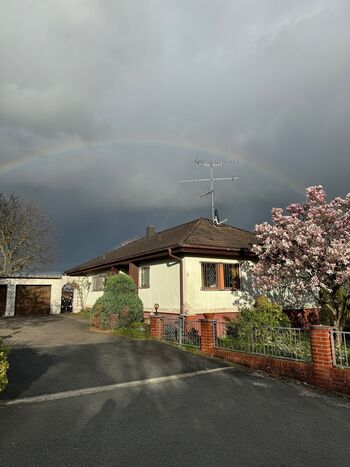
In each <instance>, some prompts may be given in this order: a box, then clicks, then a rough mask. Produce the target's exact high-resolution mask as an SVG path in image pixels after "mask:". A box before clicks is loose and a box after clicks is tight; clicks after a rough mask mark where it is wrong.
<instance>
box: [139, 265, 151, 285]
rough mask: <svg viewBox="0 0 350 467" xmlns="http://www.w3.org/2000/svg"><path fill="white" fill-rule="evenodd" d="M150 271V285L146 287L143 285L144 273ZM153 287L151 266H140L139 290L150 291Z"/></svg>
mask: <svg viewBox="0 0 350 467" xmlns="http://www.w3.org/2000/svg"><path fill="white" fill-rule="evenodd" d="M145 269H148V283H147V285H144V284H143V283H142V271H143V270H145ZM150 286H151V268H150V266H140V267H139V289H149V288H150Z"/></svg>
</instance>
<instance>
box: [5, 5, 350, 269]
mask: <svg viewBox="0 0 350 467" xmlns="http://www.w3.org/2000/svg"><path fill="white" fill-rule="evenodd" d="M0 5H1V17H0V63H1V66H0V144H1V151H0V190H1V191H16V192H19V193H20V194H22V195H24V196H26V197H29V198H31V199H33V200H35V201H37V202H38V203H39V204H40V206H41V207H42V208H43V209H44V210H45V212H46V213H47V214H48V215H49V216H50V217H51V219H52V220H53V222H54V223H55V225H56V229H57V233H58V237H59V240H60V244H61V245H60V246H61V255H60V258H59V260H58V262H57V264H55V265H53V269H57V270H62V269H64V268H67V267H69V266H72V265H75V264H77V263H79V262H81V261H84V260H86V259H89V258H91V257H93V256H96V255H98V254H100V253H102V252H104V251H107V250H110V249H112V248H113V247H115V246H116V245H118V243H119V242H120V241H121V240H123V239H126V238H129V237H134V236H140V235H143V234H144V230H145V226H146V225H147V224H148V223H153V224H155V226H156V228H157V229H158V230H160V229H164V228H167V227H171V226H173V225H176V224H178V223H181V222H186V221H188V220H191V219H194V218H197V217H200V216H205V217H209V216H210V208H209V200H208V199H206V198H199V195H200V194H202V193H203V192H205V191H207V187H206V185H205V184H203V185H202V186H201V185H192V186H190V185H180V184H179V183H177V180H180V179H183V178H193V177H204V176H206V175H207V171H206V170H204V169H196V168H195V166H194V159H195V157H196V156H198V157H199V158H201V159H222V158H223V159H227V158H232V159H239V161H240V162H239V164H238V165H237V166H225V167H224V168H222V169H218V171H217V175H218V176H230V175H238V176H239V177H240V181H239V182H235V183H233V184H231V183H225V184H222V185H220V186H218V187H217V205H218V208H219V210H220V212H221V214H222V215H223V216H225V217H228V218H229V223H230V224H233V225H236V226H238V227H242V228H248V229H253V228H254V225H255V224H256V223H259V222H262V221H264V220H268V219H269V218H270V210H271V207H272V206H282V207H283V206H285V205H287V204H289V203H290V202H295V201H300V200H302V199H303V197H304V189H305V187H307V186H309V185H313V184H323V185H324V187H325V188H326V189H327V191H328V192H329V194H330V196H335V195H341V196H343V195H345V194H346V193H347V192H348V191H350V190H349V181H348V179H349V174H350V156H349V148H350V144H349V143H350V131H349V127H350V97H349V96H350V93H349V89H348V88H349V76H350V2H348V1H347V0H344V1H340V0H339V1H338V0H329V1H326V0H317V1H311V0H310V1H308V0H304V1H302V2H301V1H300V0H296V1H293V0H289V1H281V0H276V1H273V0H269V1H268V0H256V1H253V0H251V1H250V0H242V1H239V0H219V1H217V0H215V1H214V0H211V1H208V0H174V1H170V0H159V1H153V0H150V1H146V0H135V1H133V0H127V1H117V0H113V1H112V0H75V1H72V0H57V1H56V0H50V1H44V0H41V1H36V0H31V1H30V0H28V1H25V0H0Z"/></svg>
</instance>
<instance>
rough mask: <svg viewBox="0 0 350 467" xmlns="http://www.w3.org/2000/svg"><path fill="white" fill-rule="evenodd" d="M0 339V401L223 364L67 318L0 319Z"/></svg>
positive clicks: (68, 316) (83, 321)
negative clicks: (6, 351) (1, 356)
mask: <svg viewBox="0 0 350 467" xmlns="http://www.w3.org/2000/svg"><path fill="white" fill-rule="evenodd" d="M0 338H2V339H3V340H4V342H5V343H6V344H8V345H10V346H11V347H12V348H13V350H12V352H11V353H10V357H9V362H10V370H9V373H8V376H9V384H8V387H7V389H6V391H5V392H4V393H3V394H2V395H1V397H0V398H2V399H9V398H18V397H21V398H22V397H28V396H37V395H41V394H51V393H57V392H62V391H68V390H76V389H81V388H87V387H95V386H105V385H110V384H117V383H125V382H128V381H138V380H143V379H149V378H156V377H161V376H168V375H173V374H181V373H185V372H187V373H191V372H194V371H199V370H205V369H210V368H217V367H218V366H225V364H224V363H220V364H218V363H217V362H215V361H212V360H209V359H207V358H204V357H198V356H195V355H192V354H188V353H184V352H181V351H179V350H177V349H176V348H174V347H171V346H169V345H164V344H162V343H160V342H156V341H152V340H149V341H141V340H131V339H126V338H122V337H117V336H112V335H110V334H107V333H99V332H91V331H90V330H89V323H88V321H86V320H82V319H79V318H77V317H75V316H72V315H61V316H56V317H55V316H48V317H45V316H42V317H33V318H29V319H28V318H21V319H17V318H10V319H5V320H2V321H1V324H0Z"/></svg>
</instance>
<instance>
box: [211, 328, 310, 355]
mask: <svg viewBox="0 0 350 467" xmlns="http://www.w3.org/2000/svg"><path fill="white" fill-rule="evenodd" d="M213 326H214V337H215V338H214V343H215V347H216V348H218V349H224V350H235V351H239V352H246V353H252V354H257V355H265V356H268V357H277V358H285V359H290V360H298V361H306V362H309V361H311V337H310V331H309V330H307V329H299V328H286V327H264V328H254V327H252V328H251V330H249V332H245V333H244V335H243V334H242V333H238V332H237V331H236V330H235V328H234V326H233V325H232V324H230V323H225V322H217V323H213Z"/></svg>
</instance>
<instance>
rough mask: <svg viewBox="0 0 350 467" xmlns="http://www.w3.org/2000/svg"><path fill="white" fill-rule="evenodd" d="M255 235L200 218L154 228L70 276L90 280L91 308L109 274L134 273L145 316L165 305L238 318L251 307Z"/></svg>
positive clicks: (165, 310) (167, 309)
mask: <svg viewBox="0 0 350 467" xmlns="http://www.w3.org/2000/svg"><path fill="white" fill-rule="evenodd" d="M254 242H255V235H254V234H253V233H251V232H248V231H245V230H241V229H238V228H236V227H231V226H228V225H217V224H215V223H213V222H212V221H210V220H208V219H204V218H200V219H197V220H194V221H191V222H188V223H185V224H182V225H177V226H175V227H173V228H170V229H167V230H163V231H162V232H156V231H155V228H154V227H153V226H148V227H147V231H146V235H145V236H144V237H143V238H140V239H138V240H135V241H132V242H130V243H128V244H126V245H124V246H121V247H120V248H117V249H115V250H112V251H110V252H108V253H106V254H104V255H102V256H99V257H97V258H94V259H92V260H90V261H87V262H85V263H83V264H80V265H79V266H75V267H73V268H71V269H69V270H68V271H66V274H67V275H69V276H82V275H85V276H88V277H89V279H90V282H91V285H90V291H89V294H88V297H87V300H86V306H92V305H93V304H94V303H95V301H96V300H97V298H98V297H100V296H101V295H102V294H103V288H104V281H105V278H106V276H107V275H109V274H118V273H124V274H128V275H129V276H130V277H131V278H132V279H133V281H134V282H135V285H136V287H137V290H138V294H139V297H140V298H141V300H142V302H143V304H144V310H145V317H147V316H148V315H149V313H151V312H153V311H154V305H155V304H159V313H161V314H167V315H169V314H173V315H178V314H179V313H183V314H186V315H189V316H197V317H200V316H202V314H203V313H205V312H211V313H215V314H216V317H219V316H222V315H225V316H229V317H232V315H233V314H234V313H236V312H237V311H238V308H239V307H240V306H242V304H245V303H248V302H249V300H250V298H251V297H250V294H249V284H250V280H249V268H250V266H251V264H252V261H254V255H253V254H252V252H251V247H252V244H253V243H254Z"/></svg>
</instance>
